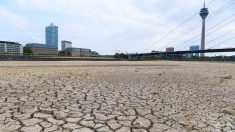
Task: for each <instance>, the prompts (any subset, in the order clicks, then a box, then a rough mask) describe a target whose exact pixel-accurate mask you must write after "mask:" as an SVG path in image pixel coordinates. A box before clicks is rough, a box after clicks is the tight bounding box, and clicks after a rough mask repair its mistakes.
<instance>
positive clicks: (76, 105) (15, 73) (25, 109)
mask: <svg viewBox="0 0 235 132" xmlns="http://www.w3.org/2000/svg"><path fill="white" fill-rule="evenodd" d="M234 78H235V64H234V63H205V62H168V61H165V62H164V61H156V62H0V132H8V131H16V132H18V131H20V132H21V131H22V132H39V131H45V132H51V131H58V132H60V131H63V132H70V131H72V132H188V131H190V132H210V131H211V132H220V131H221V132H235V79H234Z"/></svg>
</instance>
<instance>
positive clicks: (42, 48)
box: [25, 43, 58, 55]
mask: <svg viewBox="0 0 235 132" xmlns="http://www.w3.org/2000/svg"><path fill="white" fill-rule="evenodd" d="M25 48H29V49H31V51H32V52H33V55H57V54H58V49H57V48H56V47H54V46H50V45H46V44H38V43H29V44H27V45H26V46H25Z"/></svg>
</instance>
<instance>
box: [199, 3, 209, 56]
mask: <svg viewBox="0 0 235 132" xmlns="http://www.w3.org/2000/svg"><path fill="white" fill-rule="evenodd" d="M199 14H200V16H201V17H202V38H201V50H205V34H206V31H205V28H206V17H207V16H208V15H209V11H208V8H206V2H205V0H204V7H203V8H202V9H201V11H200V13H199ZM204 56H205V54H204V53H201V57H204Z"/></svg>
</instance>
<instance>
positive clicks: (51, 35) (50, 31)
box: [45, 23, 58, 49]
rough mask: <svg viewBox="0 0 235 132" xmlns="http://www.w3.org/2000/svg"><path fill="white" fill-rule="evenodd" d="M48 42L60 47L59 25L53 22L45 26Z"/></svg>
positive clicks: (50, 44)
mask: <svg viewBox="0 0 235 132" xmlns="http://www.w3.org/2000/svg"><path fill="white" fill-rule="evenodd" d="M45 34H46V44H47V45H49V46H53V47H55V48H57V49H58V27H57V26H55V25H53V23H51V25H50V26H47V27H46V28H45Z"/></svg>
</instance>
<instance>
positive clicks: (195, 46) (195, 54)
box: [189, 45, 200, 57]
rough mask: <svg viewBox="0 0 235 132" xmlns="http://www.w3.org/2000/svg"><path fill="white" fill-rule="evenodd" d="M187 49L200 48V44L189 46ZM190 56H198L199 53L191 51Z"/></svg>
mask: <svg viewBox="0 0 235 132" xmlns="http://www.w3.org/2000/svg"><path fill="white" fill-rule="evenodd" d="M189 50H190V51H195V50H200V46H199V45H193V46H190V48H189ZM192 56H197V57H199V53H191V54H190V57H192Z"/></svg>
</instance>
